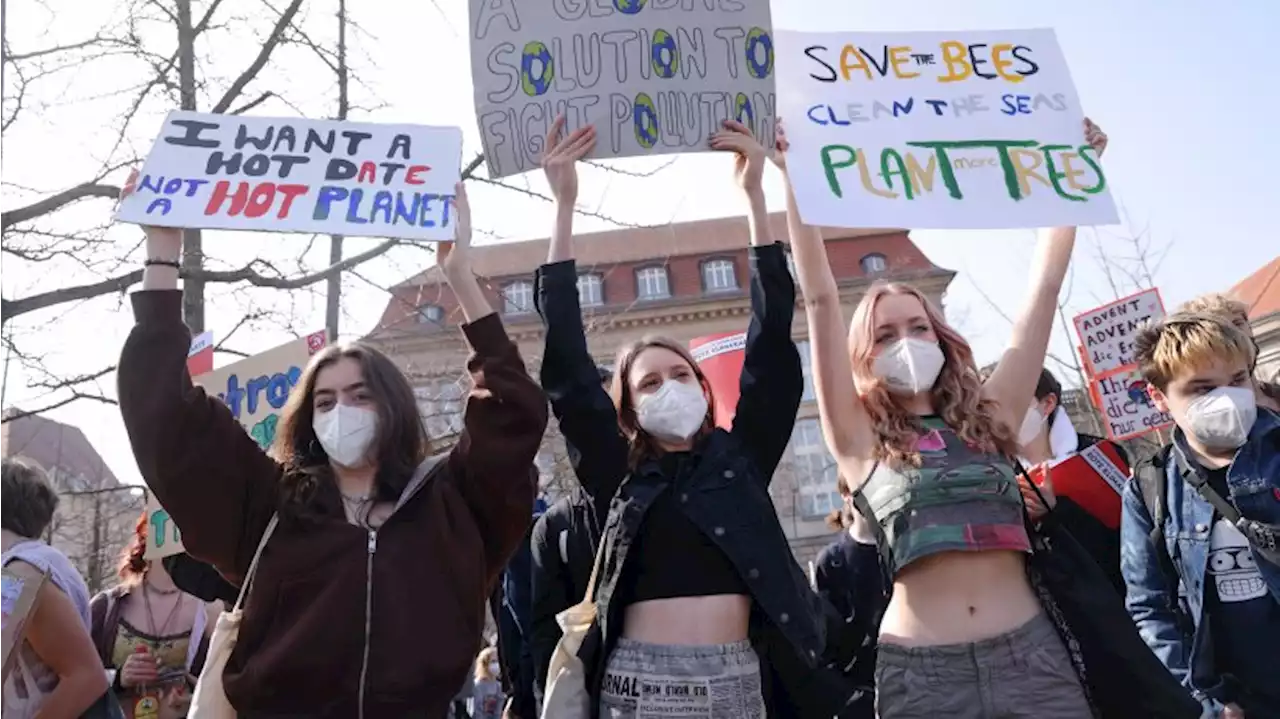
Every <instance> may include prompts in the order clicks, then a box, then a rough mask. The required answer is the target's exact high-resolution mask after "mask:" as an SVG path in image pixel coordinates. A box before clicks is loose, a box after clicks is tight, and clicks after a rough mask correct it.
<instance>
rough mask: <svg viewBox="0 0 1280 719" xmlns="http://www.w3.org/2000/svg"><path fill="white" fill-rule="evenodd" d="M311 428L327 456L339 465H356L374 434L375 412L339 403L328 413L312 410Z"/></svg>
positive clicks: (367, 449)
mask: <svg viewBox="0 0 1280 719" xmlns="http://www.w3.org/2000/svg"><path fill="white" fill-rule="evenodd" d="M311 428H312V429H314V430H315V433H316V439H318V440H320V446H321V447H322V448H323V449H324V453H325V454H327V455H329V459H332V460H333V461H334V462H337V463H338V464H340V465H342V466H343V467H358V466H360V464H361V462H363V461H364V460H365V459H366V457H365V455H366V454H368V452H369V445H370V444H372V443H373V437H374V435H375V434H377V430H378V413H377V412H374V411H373V410H370V409H365V408H363V407H352V406H351V405H347V404H342V403H341V402H339V403H338V404H336V405H334V407H333V409H331V410H329V411H328V412H316V414H315V417H313V418H312V420H311Z"/></svg>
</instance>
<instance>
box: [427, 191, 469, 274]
mask: <svg viewBox="0 0 1280 719" xmlns="http://www.w3.org/2000/svg"><path fill="white" fill-rule="evenodd" d="M453 212H454V215H453V241H452V242H441V243H440V244H439V245H438V246H437V253H436V257H437V258H439V263H440V269H442V270H444V272H445V274H446V275H457V274H459V273H462V272H468V273H469V272H470V271H471V203H469V202H467V186H466V184H465V183H462V182H459V183H458V184H456V185H454V186H453Z"/></svg>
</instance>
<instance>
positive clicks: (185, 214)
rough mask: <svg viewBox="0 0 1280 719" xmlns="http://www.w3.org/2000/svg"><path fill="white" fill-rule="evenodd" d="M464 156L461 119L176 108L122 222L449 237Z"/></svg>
mask: <svg viewBox="0 0 1280 719" xmlns="http://www.w3.org/2000/svg"><path fill="white" fill-rule="evenodd" d="M461 159H462V130H460V129H459V128H456V127H426V126H423V125H376V124H373V123H366V122H338V121H335V120H309V119H305V118H275V117H242V116H238V115H235V116H232V115H209V114H204V113H198V112H186V111H176V112H171V113H169V117H168V118H167V119H166V120H165V123H164V128H163V129H162V130H161V131H160V136H159V137H158V138H157V139H156V142H155V145H154V146H153V147H152V148H151V154H149V155H148V156H147V161H146V164H145V165H143V167H142V172H141V174H140V175H139V177H138V185H137V191H136V192H134V193H133V194H132V195H130V196H129V197H127V198H125V199H124V201H122V202H121V203H120V209H119V210H118V211H117V219H119V220H123V221H125V222H136V223H138V224H144V225H159V226H161V227H199V228H210V229H220V230H261V231H265V232H319V233H324V234H337V235H348V236H366V237H398V238H402V239H409V240H449V239H453V224H454V223H453V192H454V185H455V184H457V182H458V179H459V177H460V170H459V167H458V163H459V162H460V161H461Z"/></svg>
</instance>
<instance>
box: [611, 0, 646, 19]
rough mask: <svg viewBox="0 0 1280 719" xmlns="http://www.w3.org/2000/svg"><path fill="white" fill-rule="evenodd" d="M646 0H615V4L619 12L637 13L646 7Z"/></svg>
mask: <svg viewBox="0 0 1280 719" xmlns="http://www.w3.org/2000/svg"><path fill="white" fill-rule="evenodd" d="M645 2H646V0H613V6H614V7H615V8H617V9H618V12H624V13H626V14H628V15H635V14H636V13H638V12H640V11H641V10H643V9H644V4H645Z"/></svg>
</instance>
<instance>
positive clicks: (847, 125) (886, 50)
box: [776, 30, 1117, 228]
mask: <svg viewBox="0 0 1280 719" xmlns="http://www.w3.org/2000/svg"><path fill="white" fill-rule="evenodd" d="M776 35H777V53H778V114H779V115H781V116H782V117H785V118H787V137H788V139H789V140H790V142H791V151H790V152H789V153H788V157H787V166H788V168H789V170H790V175H791V181H792V183H793V185H794V187H795V191H796V199H797V201H798V203H799V208H800V213H801V215H802V216H803V217H804V220H805V221H806V222H808V223H810V224H814V225H834V226H840V227H927V228H1006V227H1048V226H1058V225H1096V224H1108V223H1114V222H1116V221H1117V215H1116V208H1115V204H1114V202H1113V201H1112V199H1111V196H1110V193H1109V192H1108V190H1107V180H1106V176H1105V174H1104V173H1103V170H1102V165H1101V163H1100V162H1099V161H1098V156H1097V153H1095V152H1094V151H1093V149H1092V148H1091V147H1089V146H1088V145H1087V144H1086V143H1085V139H1084V125H1083V123H1084V112H1083V111H1082V110H1081V108H1080V101H1079V99H1078V98H1077V96H1076V91H1075V86H1074V85H1073V84H1072V82H1071V75H1070V73H1069V72H1068V70H1067V64H1066V61H1065V59H1064V58H1063V56H1062V51H1061V50H1060V49H1059V48H1058V42H1057V39H1056V37H1055V36H1054V34H1053V31H1052V30H1005V31H984V32H918V33H877V32H793V31H783V30H779V31H778V32H777V33H776Z"/></svg>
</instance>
